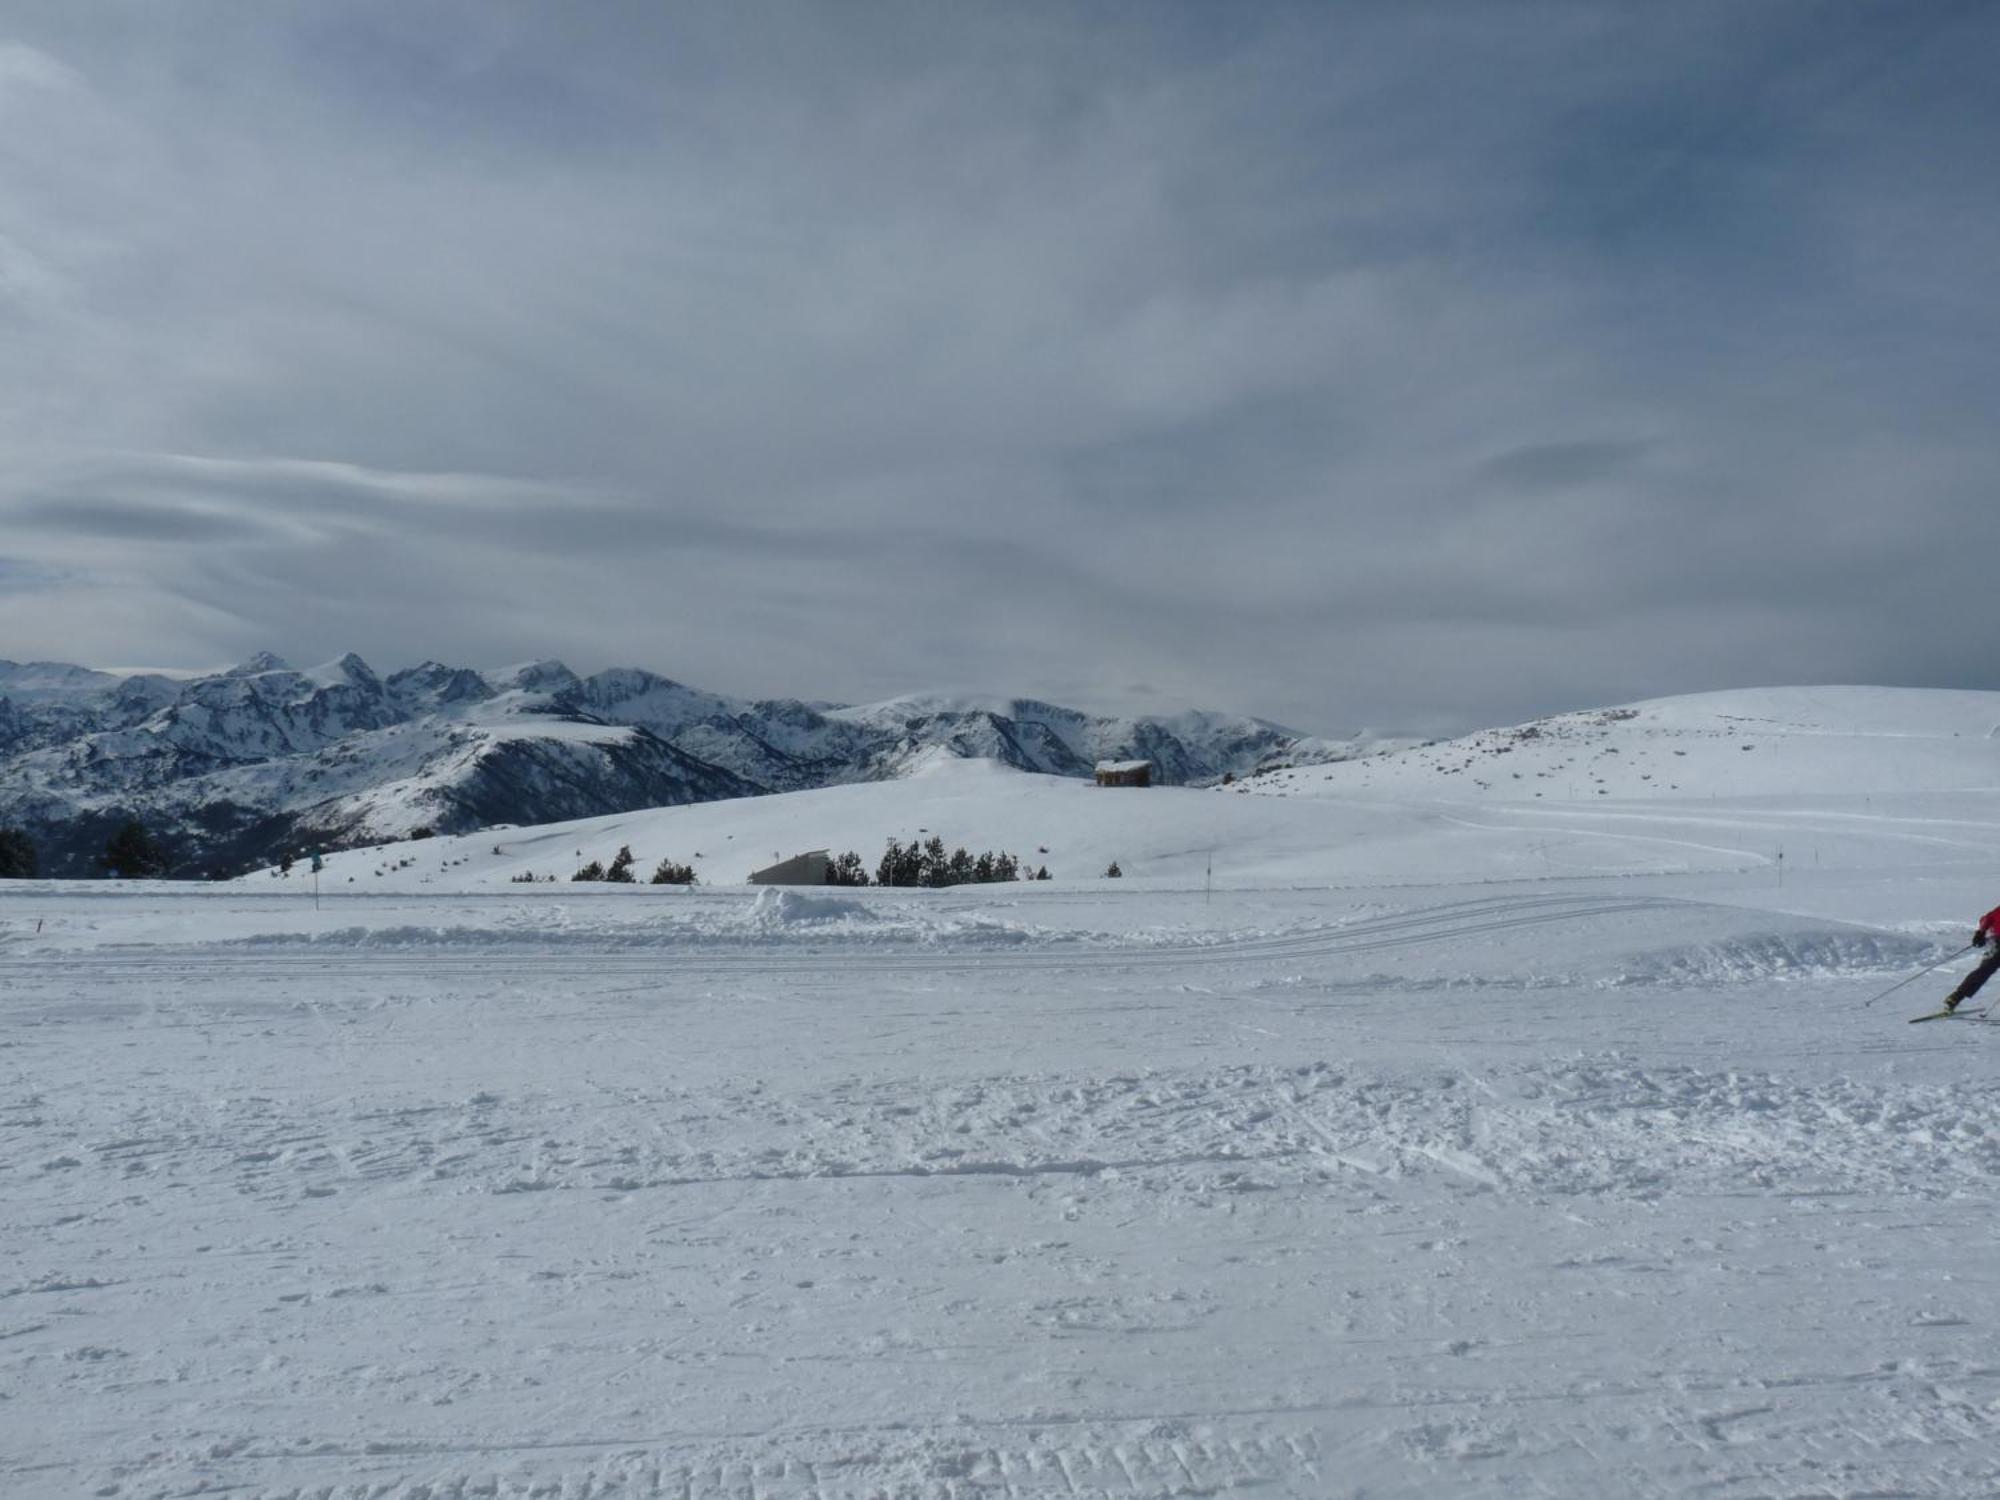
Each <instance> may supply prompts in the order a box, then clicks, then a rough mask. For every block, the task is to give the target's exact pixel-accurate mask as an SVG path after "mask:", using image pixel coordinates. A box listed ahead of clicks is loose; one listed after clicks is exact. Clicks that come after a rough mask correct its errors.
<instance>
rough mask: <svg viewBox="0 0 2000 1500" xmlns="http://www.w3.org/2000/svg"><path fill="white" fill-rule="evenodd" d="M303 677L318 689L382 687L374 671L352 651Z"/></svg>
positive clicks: (373, 688) (372, 688)
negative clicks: (308, 679)
mask: <svg viewBox="0 0 2000 1500" xmlns="http://www.w3.org/2000/svg"><path fill="white" fill-rule="evenodd" d="M305 675H306V676H307V677H308V678H310V679H311V680H312V681H313V682H314V683H316V684H318V685H319V686H320V687H338V686H341V685H343V684H345V685H347V686H350V687H358V688H367V689H370V690H379V689H380V688H381V686H382V684H381V682H380V681H379V680H378V679H377V678H376V676H375V669H374V668H373V667H371V666H369V665H368V663H367V662H365V661H363V660H362V659H361V658H360V657H359V656H357V655H356V654H355V653H354V652H352V651H349V652H348V653H347V654H346V655H344V656H341V657H338V658H336V659H335V660H333V661H330V662H326V663H323V664H322V665H320V666H317V667H314V668H313V669H312V670H311V671H310V672H307V673H306V674H305Z"/></svg>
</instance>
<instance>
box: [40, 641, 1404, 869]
mask: <svg viewBox="0 0 2000 1500" xmlns="http://www.w3.org/2000/svg"><path fill="white" fill-rule="evenodd" d="M1373 748H1374V746H1373V745H1372V744H1371V743H1370V742H1367V741H1360V740H1357V741H1335V740H1321V739H1315V738H1312V737H1309V736H1304V735H1300V734H1298V733H1296V732H1294V731H1291V730H1288V729H1285V728H1283V727H1281V726H1279V725H1275V724H1270V723H1267V722H1265V721H1263V720H1259V719H1252V718H1247V717H1243V716H1240V715H1230V714H1209V713H1192V714H1179V715H1173V716H1161V717H1155V716H1144V717H1139V718H1112V717H1104V716H1094V715H1090V714H1085V713H1081V712H1078V711H1076V710H1074V709H1067V708H1062V707H1060V706H1057V705H1054V704H1048V703H1041V702H1037V701H1034V700H1031V699H1010V698H1001V699H984V698H972V697H964V698H959V697H911V698H901V699H894V700H891V701H889V702H886V703H878V704H870V705H864V706H860V707H840V706H834V705H828V704H824V703H809V702H802V701H799V700H795V699H773V700H758V701H752V700H746V699H738V698H731V697H727V696H724V695H721V694H717V693H711V692H706V691H703V690H702V689H699V688H693V687H688V686H686V685H684V684H682V683H678V682H674V681H672V680H671V679H669V678H665V677H662V676H659V675H657V674H655V673H651V672H646V671H642V670H639V669H636V668H615V669H612V670H609V671H605V672H599V673H596V674H594V675H592V676H589V677H581V676H579V675H577V674H576V673H574V672H572V671H571V670H570V669H569V668H568V667H566V666H564V665H563V664H562V663H560V662H556V661H538V662H529V663H524V664H521V665H517V666H512V667H507V668H502V669H499V670H495V671H480V670H476V669H473V668H469V667H461V666H450V665H446V664H444V663H440V662H424V663H422V664H421V665H419V666H415V667H409V668H406V669H403V670H401V671H397V672H392V673H390V674H388V675H387V676H381V675H378V674H377V673H376V672H375V670H374V669H373V668H372V667H370V666H369V665H368V663H367V662H365V661H363V660H362V659H361V658H360V657H359V656H356V655H353V654H352V653H350V654H348V655H346V656H343V657H340V658H339V659H337V660H335V661H332V662H329V663H326V664H325V665H323V666H319V667H315V668H312V669H309V670H305V671H300V670H297V669H295V668H293V667H292V666H290V665H289V664H288V663H286V662H284V661H283V660H281V659H279V658H278V657H275V656H272V655H270V654H269V653H259V654H258V655H256V656H254V657H252V658H251V659H250V660H248V661H246V662H244V663H242V664H241V665H240V666H236V667H232V668H230V669H229V670H227V671H225V672H218V673H213V674H209V675H202V676H193V677H186V678H177V677H169V676H164V675H160V674H146V673H139V674H120V673H110V672H99V671H94V670H92V669H90V668H85V667H77V666H72V665H69V664H66V663H50V662H31V663H26V664H21V663H15V662H9V661H4V660H0V826H12V827H17V828H21V829H24V830H25V831H26V832H27V833H28V834H29V836H30V837H31V838H32V839H33V840H34V841H35V843H36V845H37V846H38V848H39V849H40V851H41V856H42V861H41V862H42V869H43V873H45V874H49V875H67V876H82V875H93V874H96V873H98V864H97V861H98V855H99V854H100V853H101V851H102V849H103V847H104V843H105V840H106V838H107V837H108V836H109V833H110V832H111V830H113V829H114V828H116V827H117V826H118V825H119V824H121V823H123V822H124V821H126V820H127V819H129V818H134V817H136V818H138V819H140V820H141V821H142V822H144V823H146V824H147V826H148V827H149V828H150V829H152V830H153V831H154V832H155V833H156V834H157V835H158V836H159V837H161V838H162V839H163V840H164V842H165V843H166V845H167V848H168V852H169V855H170V858H171V861H172V865H173V868H174V870H175V872H176V873H179V874H187V875H206V874H227V873H232V872H234V871H236V870H239V869H241V868H244V867H245V866H247V865H251V864H255V863H260V862H264V861H268V860H269V859H270V858H272V857H273V856H274V855H276V854H277V853H279V852H280V851H283V850H286V849H297V848H303V847H310V846H315V845H318V846H325V847H339V846H347V845H355V844H364V843H374V842H379V841H382V840H385V839H391V838H400V837H407V836H409V835H410V834H411V833H412V832H413V831H415V830H419V829H424V828H429V829H434V830H436V831H438V832H453V833H462V832H469V831H472V830H475V829H479V828H483V827H488V826H492V825H495V824H526V823H540V822H548V821H553V820H557V819H565V818H578V817H589V816H593V815H597V814H604V813H614V812H625V811H629V810H631V809H633V808H639V807H655V806H670V805H676V804H680V803H688V802H707V801H715V800H719V799H722V798H729V797H747V796H757V795H761V794H765V793H772V792H787V791H803V790H808V789H810V788H813V787H820V786H829V785H835V784H840V783H846V782H858V781H881V780H888V779H891V778H894V777H896V776H899V775H901V774H903V772H904V771H905V770H906V769H907V768H909V767H910V766H911V765H913V764H915V763H917V762H918V761H919V760H921V759H922V758H923V757H925V756H927V755H935V754H937V753H940V752H942V753H946V754H951V755H956V756H962V757H978V758H985V759H992V760H996V761H999V762H1002V763H1004V764H1006V765H1010V766H1014V767H1016V768H1018V769H1021V770H1025V771H1038V772H1047V773H1052V774H1056V775H1065V776H1085V775H1088V774H1089V773H1090V771H1091V768H1092V767H1093V765H1094V764H1095V763H1096V762H1097V761H1098V760H1100V759H1117V760H1123V759H1146V760H1151V761H1152V762H1153V763H1154V764H1155V766H1156V767H1157V768H1158V770H1159V775H1160V778H1161V780H1162V781H1164V782H1167V783H1170V784H1180V783H1199V782H1202V781H1208V780H1214V779H1218V778H1220V777H1222V776H1223V775H1225V774H1230V773H1234V774H1237V775H1242V774H1246V773H1249V772H1252V771H1255V770H1256V769H1258V768H1259V767H1260V766H1269V765H1271V764H1273V763H1275V762H1279V761H1289V762H1294V763H1302V762H1323V761H1330V760H1338V759H1345V758H1350V757H1353V756H1356V755H1361V754H1366V753H1369V752H1370V751H1371V750H1372V749H1373Z"/></svg>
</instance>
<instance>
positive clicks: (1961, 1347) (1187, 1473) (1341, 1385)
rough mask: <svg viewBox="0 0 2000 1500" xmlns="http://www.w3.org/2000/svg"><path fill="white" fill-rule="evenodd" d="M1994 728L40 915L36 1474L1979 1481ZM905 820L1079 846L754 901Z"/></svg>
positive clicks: (4, 1477)
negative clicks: (1969, 997) (1975, 948)
mask: <svg viewBox="0 0 2000 1500" xmlns="http://www.w3.org/2000/svg"><path fill="white" fill-rule="evenodd" d="M1996 724H2000V695H1988V694H1926V693H1910V694H1892V693H1885V692H1865V691H1861V690H1818V691H1815V692H1810V693H1808V692H1804V691H1794V692H1781V693H1765V694H1726V695H1713V696H1710V697H1706V698H1702V699H1692V700H1673V701H1670V702H1666V703H1660V704H1639V705H1633V706H1632V707H1630V708H1628V709H1619V710H1610V711H1606V712H1604V713H1601V714H1591V715H1575V716H1565V717H1564V718H1562V719H1556V720H1546V721H1542V722H1541V723H1540V724H1538V725H1532V726H1520V727H1518V728H1516V729H1513V730H1504V731H1494V732H1492V733H1490V734H1487V735H1481V736H1474V737H1472V738H1470V739H1468V740H1464V741H1456V742H1452V743H1450V744H1445V745H1432V746H1424V747H1418V748H1413V749H1410V750H1407V751H1403V752H1400V753H1398V754H1396V755H1393V756H1388V757H1384V758H1380V759H1376V760H1371V761H1364V762H1355V763H1351V764H1345V765H1334V766H1314V767H1309V768H1302V769H1298V770H1293V771H1277V772H1273V773H1270V774H1267V775H1262V776H1257V777H1254V778H1249V779H1248V780H1246V781H1244V782H1240V783H1237V784H1235V785H1232V786H1227V787H1218V788H1213V789H1208V790H1187V789H1174V788H1155V789H1146V790H1141V789H1126V788H1097V787H1093V786H1089V785H1085V784H1082V783H1079V782H1076V781H1070V780H1063V779H1060V778H1055V777H1045V776H1035V775H1028V774H1024V773H1021V772H1017V771H1013V770H1010V769H1007V768H1005V767H1002V766H998V765H995V764H992V763H990V762H981V761H965V760H956V759H952V758H950V757H945V756H933V757H927V758H926V759H925V760H924V762H923V764H922V765H921V767H920V768H919V771H920V774H915V775H913V776H912V777H910V778H909V779H907V780H904V781H900V782H894V783H881V784H867V785H852V786H840V787H834V788H830V789H824V790H819V791H812V792H802V793H796V794H790V795H785V796H776V797H764V798H756V799H750V800H745V801H735V802H726V803H712V804H703V805H696V806H689V807H676V808H668V809H660V810H657V811H649V812H643V813H633V814H626V815H622V816H619V817H611V818H598V819H591V820H587V821H584V822H578V823H570V824H561V825H550V826H541V827H532V828H506V829H489V830H487V831H485V832H483V833H481V834H478V835H468V836H465V837H462V838H456V839H453V838H436V839H427V840H418V841H412V842H406V843H400V844H392V845H386V846H382V847H379V848H372V849H357V850H349V851H344V852H339V853H335V854H332V855H330V856H328V857H327V859H326V860H325V862H324V868H323V869H321V870H320V871H318V872H317V873H315V872H313V871H312V870H311V869H310V867H309V864H308V863H307V862H305V861H300V862H298V863H296V864H294V865H293V866H292V867H291V869H290V870H289V871H288V872H280V871H276V870H270V871H262V872H258V873H256V874H254V875H251V876H248V877H245V878H244V879H242V880H239V881H236V882H233V883H230V884H227V885H215V886H198V885H155V884H135V885H115V884H98V883H12V884H10V885H9V886H8V887H7V888H5V889H4V893H0V978H4V989H0V1006H4V1011H3V1012H0V1015H4V1028H0V1147H4V1150H0V1182H4V1201H5V1204H6V1208H7V1212H6V1213H5V1214H4V1216H0V1493H3V1494H5V1495H7V1496H9V1497H13V1496H22V1497H30V1500H36V1497H42V1496H48V1497H56V1496H77V1495H115V1496H121V1497H144V1496H170V1495H176V1496H177V1495H189V1494H196V1493H222V1494H230V1495H239V1496H254V1497H266V1500H275V1497H281V1496H282V1497H294V1500H296V1497H302V1496H337V1497H370V1500H375V1497H382V1500H420V1497H421V1500H440V1497H444V1496H454V1497H468V1496H489V1495H490V1496H495V1497H502V1496H509V1497H527V1496H536V1495H540V1496H549V1497H582V1496H592V1497H600V1496H621V1497H648V1496H660V1495H671V1496H689V1497H694V1496H709V1495H731V1496H756V1497H760V1500H783V1497H793V1496H797V1497H814V1500H833V1497H847V1496H856V1497H859V1496H911V1497H918V1496H921V1497H930V1496H938V1497H973V1496H986V1495H991V1496H1047V1495H1061V1496H1071V1495H1091V1496H1096V1495H1120V1496H1167V1495H1222V1494H1239V1493H1240V1494H1252V1493H1256V1494H1293V1495H1371V1496H1386V1495H1417V1496H1444V1497H1456V1496H1492V1497H1500V1496H1508V1497H1512V1496H1523V1495H1551V1496H1599V1495H1618V1496H1681V1495H1689V1494H1704V1495H1712V1496H1719V1497H1749V1496H1765V1495H1778V1494H1783V1495H1810V1496H1860V1495H1889V1494H1894V1495H1911V1496H1969V1495H1980V1494H1993V1493H2000V1360H1996V1357H1995V1355H1994V1352H1993V1349H1992V1345H1991V1329H1992V1328H1993V1327H1994V1325H1995V1321H1996V1317H2000V1267H1996V1262H1995V1257H1994V1254H1993V1249H1992V1234H1993V1222H1994V1214H1995V1209H1996V1204H2000V1079H1997V1078H1996V1073H1995V1054H1994V1052H1993V1050H1992V1049H1993V1048H1994V1047H1995V1046H1996V1045H2000V1031H1996V1029H1995V1027H1994V1026H1992V1025H1990V1024H1988V1023H1986V1022H1984V1021H1982V1020H1980V1019H1976V1018H1971V1017H1966V1018H1959V1019H1953V1020H1950V1021H1945V1022H1939V1023H1935V1024H1931V1025H1924V1026H1909V1025H1906V1024H1905V1022H1906V1021H1907V1020H1908V1018H1909V1017H1911V1016H1914V1015H1916V1014H1918V1013H1919V1012H1921V1011H1926V1010H1930V1009H1932V1008H1934V1007H1935V1005H1936V1004H1937V1002H1938V1000H1939V999H1940V998H1941V996H1942V995H1943V993H1944V992H1945V991H1946V990H1947V989H1948V988H1949V987H1950V985H1951V983H1952V982H1953V980H1954V979H1955V978H1956V977H1957V975H1959V974H1960V973H1962V972H1963V971H1964V969H1965V968H1966V967H1968V966H1969V965H1970V962H1971V960H1970V958H1960V959H1958V960H1957V961H1956V962H1951V961H1949V960H1951V958H1952V956H1953V955H1954V953H1955V952H1956V951H1957V950H1958V949H1960V948H1961V947H1962V946H1963V945H1964V944H1965V943H1966V942H1967V941H1968V939H1969V938H1970V936H1971V926H1972V923H1973V920H1974V919H1975V918H1976V917H1977V916H1978V915H1979V914H1980V913H1981V912H1983V911H1985V910H1986V909H1987V908H1988V907H1991V906H1993V905H1994V904H1995V903H1996V902H2000V740H1995V739H1993V738H1991V737H1990V731H1991V730H1992V728H1993V726H1994V725H1996ZM1531 729H1532V730H1534V731H1535V732H1534V733H1532V734H1531V733H1528V731H1529V730H1531ZM1746 745H1747V746H1749V747H1750V748H1749V749H1745V748H1743V747H1744V746H1746ZM1516 773H1519V777H1518V780H1517V779H1516ZM1663 780H1664V781H1665V785H1664V786H1663V785H1662V784H1661V783H1662V782H1663ZM1537 793H1539V794H1540V795H1539V796H1538V795H1536V794H1537ZM932 835H936V836H938V837H940V838H942V839H943V840H944V841H945V843H946V844H947V845H948V846H959V845H963V846H966V847H967V848H969V849H971V850H973V851H974V852H978V851H981V850H987V849H992V850H1004V851H1007V852H1011V853H1014V854H1016V855H1018V856H1019V857H1020V858H1021V859H1022V861H1023V863H1024V864H1025V865H1027V866H1028V867H1029V868H1035V867H1038V866H1041V865H1047V866H1048V868H1049V870H1050V873H1051V876H1052V877H1053V878H1052V879H1050V880H1048V881H1036V882H1019V883H1010V884H1003V885H990V886H961V887H956V888H952V889H947V890H936V891H923V890H881V889H873V888H871V889H865V890H862V889H834V888H809V889H808V888H774V887H773V888H753V887H750V886H748V885H746V884H744V882H745V880H746V878H747V876H748V875H749V873H750V872H751V871H752V870H755V869H757V868H760V867H762V866H764V865H767V864H770V863H772V862H774V857H775V858H787V857H790V856H791V855H794V854H797V853H800V852H803V851H806V850H809V849H822V848H825V849H833V850H835V851H836V852H837V851H839V850H842V849H849V848H852V849H855V850H858V851H859V852H860V853H861V854H862V855H863V857H864V859H865V860H866V861H867V862H868V863H869V864H870V865H871V867H872V865H873V862H874V859H875V857H876V856H877V855H878V854H879V853H880V852H881V849H882V846H883V843H884V841H885V840H886V839H888V838H890V837H894V838H897V839H899V840H903V841H905V842H907V841H908V840H909V839H911V838H928V837H930V836H932ZM628 846H629V847H630V848H631V850H632V851H633V854H634V856H635V858H636V861H637V873H638V875H639V878H640V880H641V881H643V880H644V879H645V877H646V874H647V873H648V872H649V871H650V869H651V868H652V867H653V865H654V864H655V863H657V862H658V861H660V860H664V859H671V860H674V861H677V862H687V863H690V864H692V865H693V866H694V868H695V869H696V870H697V872H698V874H699V877H700V881H699V883H698V884H696V885H695V886H693V887H686V886H680V885H661V886H651V885H646V884H639V885H634V886H610V885H602V884H594V883H578V882H573V881H571V880H570V879H569V876H570V875H571V874H572V873H573V872H574V871H575V870H576V869H577V868H578V867H579V866H581V865H583V864H584V863H586V862H588V861H590V860H598V861H608V860H609V859H610V858H611V857H613V856H614V855H615V854H616V853H617V851H618V850H619V849H620V848H621V847H628ZM1113 861H1116V862H1117V863H1118V864H1119V866H1120V868H1121V869H1122V870H1123V872H1124V875H1123V878H1121V879H1117V880H1112V879H1107V878H1104V872H1105V870H1106V869H1107V867H1108V866H1109V865H1110V864H1111V863H1112V862H1113ZM523 876H536V877H540V878H538V879H536V880H533V881H529V880H524V879H523V878H522V877H523ZM550 876H554V877H556V878H555V879H554V880H553V881H551V880H549V879H548V877H550ZM1933 964H1937V965H1939V966H1940V967H1939V968H1938V969H1937V972H1935V973H1933V974H1930V975H1929V976H1927V977H1924V978H1921V979H1919V980H1917V981H1916V982H1915V983H1912V984H1910V985H1908V986H1906V987H1904V988H1903V989H1901V990H1900V991H1897V992H1896V993H1893V994H1890V995H1888V996H1886V997H1883V998H1877V997H1879V996H1882V992H1883V991H1885V990H1887V989H1888V988H1889V987H1890V986H1891V985H1894V984H1895V983H1897V981H1899V980H1901V979H1904V978H1905V977H1907V976H1910V975H1912V974H1915V973H1917V972H1918V971H1920V970H1922V969H1923V968H1925V967H1926V966H1929V965H1933ZM1984 998H1985V997H1982V1001H1983V1000H1984ZM1978 1003H1980V1002H1975V1004H1978ZM1997 1014H2000V1013H1997Z"/></svg>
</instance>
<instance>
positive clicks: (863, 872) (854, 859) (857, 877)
mask: <svg viewBox="0 0 2000 1500" xmlns="http://www.w3.org/2000/svg"><path fill="white" fill-rule="evenodd" d="M826 883H827V884H828V885H866V884H868V870H867V868H866V867H865V866H864V865H863V864H862V863H861V856H860V855H859V854H857V853H855V852H854V851H853V850H852V849H850V850H848V851H847V852H846V853H845V854H841V855H837V856H835V857H834V858H833V859H832V860H830V861H828V863H827V867H826Z"/></svg>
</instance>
